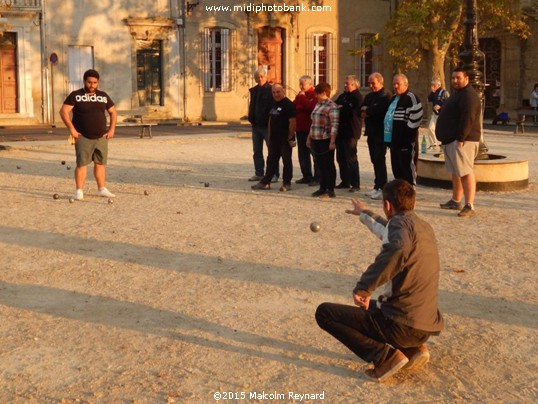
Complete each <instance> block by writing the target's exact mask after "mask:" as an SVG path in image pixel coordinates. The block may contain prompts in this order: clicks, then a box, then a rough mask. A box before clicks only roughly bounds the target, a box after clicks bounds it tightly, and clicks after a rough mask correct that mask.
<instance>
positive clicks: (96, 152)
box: [60, 70, 117, 200]
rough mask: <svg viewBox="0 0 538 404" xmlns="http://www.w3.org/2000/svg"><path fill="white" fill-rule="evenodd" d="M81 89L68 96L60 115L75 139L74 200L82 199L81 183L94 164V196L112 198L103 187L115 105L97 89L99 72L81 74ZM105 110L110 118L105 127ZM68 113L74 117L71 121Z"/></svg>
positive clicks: (82, 186)
mask: <svg viewBox="0 0 538 404" xmlns="http://www.w3.org/2000/svg"><path fill="white" fill-rule="evenodd" d="M83 79H84V88H81V89H79V90H76V91H73V92H72V93H71V94H69V95H68V96H67V98H66V99H65V101H64V104H63V105H62V108H61V109H60V116H61V118H62V120H63V121H64V123H65V125H66V126H67V128H68V129H69V133H70V135H71V136H72V137H73V139H74V140H75V151H76V157H77V167H76V169H75V185H76V191H75V199H76V200H82V199H84V182H85V181H86V175H87V171H88V170H87V166H88V165H89V164H90V163H91V162H92V161H93V175H94V177H95V180H96V182H97V187H98V191H97V195H99V196H104V197H109V198H113V197H114V196H115V195H114V194H113V193H111V192H110V191H109V190H108V189H106V187H105V177H106V168H105V166H106V162H107V155H108V140H109V139H112V138H113V137H114V131H115V129H116V119H117V112H116V108H115V107H114V102H113V101H112V99H111V98H110V97H109V96H108V94H107V93H105V92H104V91H100V90H98V89H97V86H98V85H99V73H98V72H97V71H95V70H88V71H86V72H85V73H84V77H83ZM105 111H106V112H108V114H109V115H110V126H109V127H108V128H107V123H106V115H105ZM71 113H72V114H73V117H72V118H71Z"/></svg>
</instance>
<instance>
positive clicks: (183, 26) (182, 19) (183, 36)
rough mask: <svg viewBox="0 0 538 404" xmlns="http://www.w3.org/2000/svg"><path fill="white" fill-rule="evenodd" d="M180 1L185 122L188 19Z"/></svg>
mask: <svg viewBox="0 0 538 404" xmlns="http://www.w3.org/2000/svg"><path fill="white" fill-rule="evenodd" d="M179 1H180V15H181V41H180V43H179V53H180V55H181V71H180V74H181V76H182V80H181V81H182V87H183V88H182V103H183V122H185V120H186V119H187V75H186V74H187V60H186V59H187V56H186V49H185V46H186V39H185V24H186V22H187V19H186V12H185V11H186V6H185V0H179ZM178 28H179V27H178Z"/></svg>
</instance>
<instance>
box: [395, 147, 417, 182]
mask: <svg viewBox="0 0 538 404" xmlns="http://www.w3.org/2000/svg"><path fill="white" fill-rule="evenodd" d="M416 157H418V156H417V154H416V150H415V144H414V143H413V144H410V145H406V146H393V145H391V146H390V163H391V165H392V174H393V175H394V179H397V180H399V179H402V180H406V181H407V182H409V183H410V184H411V185H416V177H417V168H416V165H415V161H416Z"/></svg>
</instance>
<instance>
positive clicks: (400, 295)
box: [353, 211, 443, 334]
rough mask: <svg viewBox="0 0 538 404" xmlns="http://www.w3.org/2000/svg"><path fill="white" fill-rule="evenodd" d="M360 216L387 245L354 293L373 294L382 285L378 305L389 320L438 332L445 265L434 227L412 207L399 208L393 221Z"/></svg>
mask: <svg viewBox="0 0 538 404" xmlns="http://www.w3.org/2000/svg"><path fill="white" fill-rule="evenodd" d="M360 218H361V222H363V223H365V224H366V225H367V226H368V227H369V228H370V230H372V232H373V233H374V234H376V235H377V236H378V237H380V238H382V240H383V245H382V247H381V251H380V253H379V254H378V255H377V257H376V259H375V261H374V263H373V264H371V265H370V266H369V267H368V269H367V270H366V271H365V272H364V273H363V274H362V276H361V278H360V280H359V281H358V282H357V286H356V287H355V289H354V290H353V291H354V292H356V291H358V290H366V291H369V292H373V291H374V290H375V289H377V288H378V287H381V286H383V288H384V289H383V292H382V293H381V295H380V296H379V298H378V305H379V308H380V309H381V312H382V313H383V314H384V315H385V316H386V317H387V318H390V319H392V320H394V321H396V322H399V323H402V324H405V325H407V326H409V327H412V328H415V329H417V330H421V331H426V332H430V333H432V334H438V333H439V332H440V331H441V330H442V329H443V317H442V316H441V313H440V312H439V309H438V303H437V301H438V297H437V295H438V290H439V271H440V264H439V254H438V252H437V242H436V239H435V234H434V232H433V229H432V227H431V226H430V225H429V224H428V223H426V222H425V221H424V220H422V219H420V218H419V217H418V216H417V215H416V213H415V212H413V211H406V212H398V213H396V214H395V215H394V216H393V217H392V218H391V219H390V220H389V221H388V222H387V221H386V220H385V219H384V218H382V217H380V216H378V215H376V214H374V213H373V212H371V211H364V212H363V213H361V216H360Z"/></svg>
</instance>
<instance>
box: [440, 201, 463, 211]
mask: <svg viewBox="0 0 538 404" xmlns="http://www.w3.org/2000/svg"><path fill="white" fill-rule="evenodd" d="M439 207H440V208H441V209H450V210H461V202H456V201H455V200H454V199H451V200H449V201H448V202H446V203H440V204H439Z"/></svg>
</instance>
